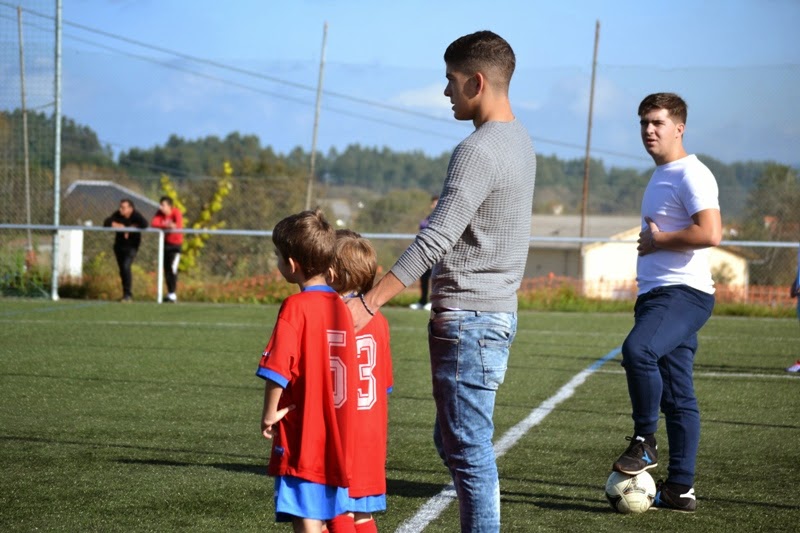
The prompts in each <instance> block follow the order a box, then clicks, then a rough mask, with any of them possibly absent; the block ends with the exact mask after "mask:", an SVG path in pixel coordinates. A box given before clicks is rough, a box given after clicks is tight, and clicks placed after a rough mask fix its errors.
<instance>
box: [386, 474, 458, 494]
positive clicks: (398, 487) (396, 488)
mask: <svg viewBox="0 0 800 533" xmlns="http://www.w3.org/2000/svg"><path fill="white" fill-rule="evenodd" d="M444 488H445V485H444V484H442V483H428V482H425V481H409V480H407V479H392V478H387V479H386V493H387V494H390V495H392V496H402V497H403V498H432V497H434V496H436V495H437V494H439V493H440V492H442V489H444Z"/></svg>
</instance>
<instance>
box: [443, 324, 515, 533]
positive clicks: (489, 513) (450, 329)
mask: <svg viewBox="0 0 800 533" xmlns="http://www.w3.org/2000/svg"><path fill="white" fill-rule="evenodd" d="M516 331H517V315H516V313H488V312H480V311H441V312H436V311H434V312H433V313H432V314H431V320H430V322H429V323H428V344H429V346H430V354H431V375H432V377H433V397H434V400H435V401H436V422H435V424H434V431H433V440H434V443H435V444H436V449H437V451H438V452H439V455H440V456H441V457H442V459H443V460H444V464H445V466H447V468H448V469H449V470H450V475H451V476H452V478H453V483H454V485H455V488H456V494H457V495H458V505H459V511H460V515H461V531H472V532H496V531H499V530H500V482H499V480H498V476H497V463H496V461H495V455H494V448H493V446H492V435H493V434H494V422H493V421H492V416H493V414H494V402H495V397H496V395H497V389H498V387H499V386H500V384H501V383H502V382H503V379H504V378H505V374H506V368H507V366H508V351H509V348H510V347H511V343H512V342H513V340H514V335H515V334H516Z"/></svg>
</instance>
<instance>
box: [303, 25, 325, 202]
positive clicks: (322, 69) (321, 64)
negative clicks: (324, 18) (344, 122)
mask: <svg viewBox="0 0 800 533" xmlns="http://www.w3.org/2000/svg"><path fill="white" fill-rule="evenodd" d="M327 40H328V23H327V22H325V25H324V26H323V28H322V55H321V57H320V60H319V80H318V81H317V107H316V110H315V111H314V133H313V135H312V137H311V168H310V169H309V172H308V187H307V188H306V210H308V209H311V196H312V191H313V189H314V172H315V169H314V166H315V163H316V161H317V130H318V128H319V111H320V107H321V105H322V79H323V76H324V74H325V42H326V41H327Z"/></svg>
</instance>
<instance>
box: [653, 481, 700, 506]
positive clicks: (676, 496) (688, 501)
mask: <svg viewBox="0 0 800 533" xmlns="http://www.w3.org/2000/svg"><path fill="white" fill-rule="evenodd" d="M650 509H653V510H659V509H664V510H668V511H678V512H681V513H693V512H695V510H696V509H697V499H696V498H695V497H694V489H693V488H691V489H689V490H687V491H686V492H684V493H683V494H681V491H680V490H678V489H675V488H673V487H672V486H671V485H669V484H667V483H664V482H663V481H661V480H659V481H658V483H656V499H655V500H653V505H652V506H651V507H650Z"/></svg>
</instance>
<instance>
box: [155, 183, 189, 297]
mask: <svg viewBox="0 0 800 533" xmlns="http://www.w3.org/2000/svg"><path fill="white" fill-rule="evenodd" d="M158 203H159V210H158V212H157V213H156V214H155V216H154V217H153V220H152V221H151V222H150V225H151V226H153V227H154V228H159V229H163V230H165V231H164V279H165V280H166V282H167V298H166V299H165V300H164V303H176V302H177V301H178V296H177V290H178V265H179V264H180V261H181V246H183V233H182V232H180V231H175V230H180V229H183V213H181V210H180V209H177V208H176V207H175V206H174V205H173V202H172V198H170V197H169V196H162V197H161V199H160V200H159V202H158Z"/></svg>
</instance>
